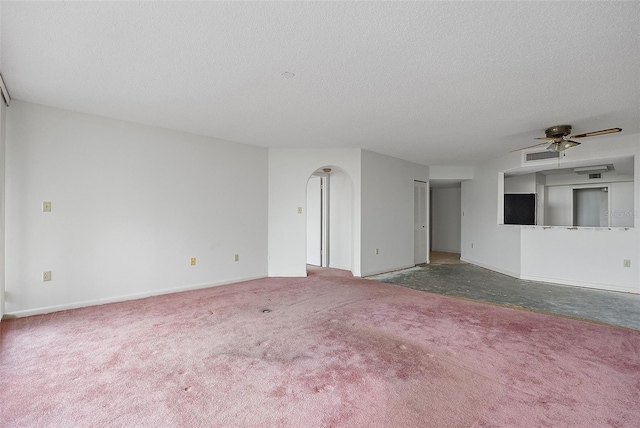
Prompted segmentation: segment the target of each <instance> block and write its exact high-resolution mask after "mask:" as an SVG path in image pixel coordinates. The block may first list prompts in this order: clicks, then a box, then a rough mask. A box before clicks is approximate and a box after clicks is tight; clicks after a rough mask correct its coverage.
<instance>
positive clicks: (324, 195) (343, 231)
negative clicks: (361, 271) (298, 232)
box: [306, 166, 353, 271]
mask: <svg viewBox="0 0 640 428" xmlns="http://www.w3.org/2000/svg"><path fill="white" fill-rule="evenodd" d="M306 202H307V210H306V214H307V217H306V222H307V224H306V235H307V264H308V265H311V266H318V267H331V268H336V269H343V270H349V271H350V270H352V260H353V255H352V251H353V245H352V243H353V184H352V180H351V177H350V176H349V175H348V174H347V173H346V172H345V171H344V170H342V169H341V168H338V167H335V166H325V167H322V168H319V169H318V170H316V171H315V172H313V173H312V175H311V176H310V177H309V180H308V181H307V201H306Z"/></svg>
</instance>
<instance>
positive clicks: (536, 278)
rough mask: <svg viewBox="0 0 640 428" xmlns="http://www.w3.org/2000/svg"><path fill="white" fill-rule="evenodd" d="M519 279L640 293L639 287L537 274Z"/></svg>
mask: <svg viewBox="0 0 640 428" xmlns="http://www.w3.org/2000/svg"><path fill="white" fill-rule="evenodd" d="M520 279H524V280H527V281H536V282H547V283H551V284H560V285H570V286H572V287H584V288H595V289H597V290H607V291H619V292H622V293H633V294H640V290H639V289H635V290H634V289H633V288H631V287H624V286H620V285H615V284H602V283H597V282H585V281H573V280H566V279H560V278H544V277H539V276H531V275H522V276H521V277H520Z"/></svg>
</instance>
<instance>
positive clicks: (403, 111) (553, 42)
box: [0, 1, 640, 165]
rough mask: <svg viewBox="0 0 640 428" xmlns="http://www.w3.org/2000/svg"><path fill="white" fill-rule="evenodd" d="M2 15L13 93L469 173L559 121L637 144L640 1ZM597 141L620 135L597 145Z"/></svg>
mask: <svg viewBox="0 0 640 428" xmlns="http://www.w3.org/2000/svg"><path fill="white" fill-rule="evenodd" d="M0 12H1V15H2V16H1V21H0V23H1V25H2V28H1V33H0V43H1V45H0V72H2V74H3V76H4V78H5V81H6V82H7V85H8V86H9V90H10V91H11V94H12V96H13V97H14V98H17V99H21V100H25V101H30V102H35V103H40V104H45V105H50V106H55V107H60V108H64V109H70V110H74V111H80V112H86V113H93V114H97V115H102V116H107V117H113V118H118V119H124V120H128V121H133V122H139V123H144V124H149V125H156V126H160V127H164V128H170V129H175V130H181V131H186V132H191V133H195V134H201V135H207V136H211V137H217V138H222V139H226V140H231V141H236V142H242V143H248V144H253V145H259V146H267V147H315V148H323V147H327V148H329V147H349V148H356V147H357V148H366V149H370V150H373V151H376V152H379V153H383V154H388V155H391V156H396V157H399V158H403V159H408V160H412V161H415V162H419V163H423V164H426V165H470V164H474V163H476V162H479V161H482V160H486V159H489V158H493V157H496V156H499V155H502V154H505V153H507V152H508V151H510V150H512V149H515V148H519V147H523V146H527V145H531V144H534V143H535V141H534V140H533V138H534V137H536V136H543V135H544V129H545V128H546V127H548V126H551V125H555V124H561V123H570V124H572V125H573V127H574V128H573V129H574V131H575V132H576V133H580V132H587V131H593V130H598V129H603V128H611V127H615V126H618V127H622V128H624V131H623V133H627V134H628V133H638V132H640V124H639V121H638V117H640V54H639V52H640V3H639V2H635V1H634V2H566V3H565V2H535V3H524V2H442V3H441V2H402V3H399V2H338V3H333V2H317V3H316V2H277V3H271V2H258V3H250V2H229V3H227V2H99V3H95V2H64V3H61V2H24V1H22V2H6V1H3V2H2V5H1V9H0ZM285 71H289V72H292V73H294V74H295V76H294V77H293V78H286V77H283V76H282V73H283V72H285ZM618 135H619V134H618ZM605 138H611V139H614V138H619V137H617V136H616V135H611V136H606V137H595V138H590V139H589V140H590V141H589V143H591V142H592V141H593V142H594V143H597V142H598V141H604V139H605ZM574 150H578V148H576V149H574Z"/></svg>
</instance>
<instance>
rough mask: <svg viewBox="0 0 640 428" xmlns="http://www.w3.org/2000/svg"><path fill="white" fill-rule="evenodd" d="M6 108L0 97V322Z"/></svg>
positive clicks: (0, 308)
mask: <svg viewBox="0 0 640 428" xmlns="http://www.w3.org/2000/svg"><path fill="white" fill-rule="evenodd" d="M6 108H7V107H6V106H5V104H4V102H3V100H2V96H0V321H1V320H2V316H3V315H4V313H5V305H4V295H5V275H6V272H5V199H6V198H5V193H6V184H5V183H6V179H5V170H6V138H5V135H6V132H5V130H6Z"/></svg>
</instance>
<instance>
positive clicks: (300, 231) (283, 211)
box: [269, 149, 361, 277]
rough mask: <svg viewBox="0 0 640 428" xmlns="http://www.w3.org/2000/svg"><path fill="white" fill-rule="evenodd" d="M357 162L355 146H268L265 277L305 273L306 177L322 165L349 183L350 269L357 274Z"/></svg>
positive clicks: (358, 271) (358, 268)
mask: <svg viewBox="0 0 640 428" xmlns="http://www.w3.org/2000/svg"><path fill="white" fill-rule="evenodd" d="M360 164H361V160H360V150H359V149H269V276H273V277H275V276H285V277H291V276H292V277H297V276H306V275H307V267H306V190H307V180H308V179H309V177H310V176H311V174H313V172H314V171H316V170H318V169H319V168H322V167H331V168H332V169H334V168H335V167H338V168H340V169H341V170H342V171H344V173H345V174H347V175H348V176H349V177H350V179H351V180H352V182H353V187H352V189H353V205H352V207H353V223H352V225H353V226H352V234H353V236H352V239H351V242H352V257H351V260H353V263H352V265H353V266H352V268H351V271H352V272H353V274H354V275H356V276H360V263H359V260H360ZM298 207H301V208H302V214H298Z"/></svg>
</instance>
